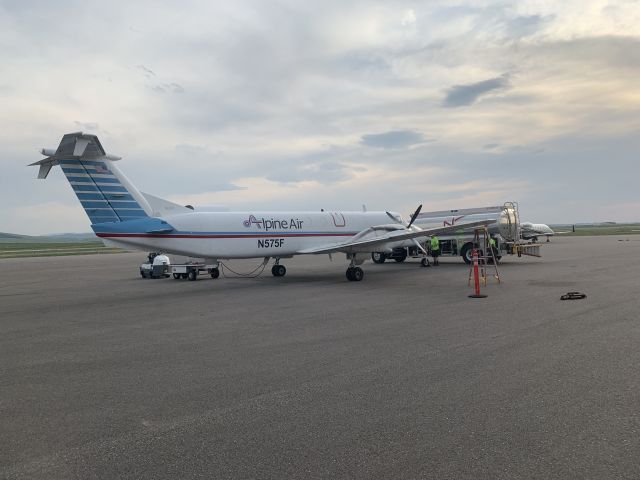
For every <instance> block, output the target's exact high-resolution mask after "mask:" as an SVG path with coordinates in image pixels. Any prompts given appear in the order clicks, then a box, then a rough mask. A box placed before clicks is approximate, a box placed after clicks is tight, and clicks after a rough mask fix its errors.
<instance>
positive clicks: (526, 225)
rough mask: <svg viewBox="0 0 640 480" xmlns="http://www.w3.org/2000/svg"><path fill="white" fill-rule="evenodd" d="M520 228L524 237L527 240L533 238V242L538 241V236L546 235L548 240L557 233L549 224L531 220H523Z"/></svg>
mask: <svg viewBox="0 0 640 480" xmlns="http://www.w3.org/2000/svg"><path fill="white" fill-rule="evenodd" d="M520 229H521V232H522V238H524V239H525V240H531V241H533V242H537V241H538V237H541V236H543V235H544V236H545V237H547V242H548V241H549V238H550V237H553V236H554V235H555V232H554V231H553V230H552V229H551V227H549V225H545V224H544V223H531V222H523V223H521V224H520Z"/></svg>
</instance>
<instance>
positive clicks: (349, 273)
mask: <svg viewBox="0 0 640 480" xmlns="http://www.w3.org/2000/svg"><path fill="white" fill-rule="evenodd" d="M347 280H349V281H350V282H353V267H349V268H347Z"/></svg>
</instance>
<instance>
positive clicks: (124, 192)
mask: <svg viewBox="0 0 640 480" xmlns="http://www.w3.org/2000/svg"><path fill="white" fill-rule="evenodd" d="M41 153H42V154H43V155H46V156H47V158H44V159H42V160H40V161H38V162H35V163H32V164H31V165H38V166H39V167H40V170H39V171H38V178H42V179H44V178H47V175H49V172H50V171H51V168H52V167H53V166H55V165H60V167H61V168H62V171H63V172H64V174H65V176H66V177H67V180H68V181H69V183H70V184H71V188H73V190H74V191H75V193H76V196H77V197H78V200H79V201H80V203H81V204H82V206H83V208H84V210H85V212H86V213H87V215H88V216H89V219H90V220H91V223H92V224H96V223H105V222H122V221H125V220H134V219H140V218H145V217H149V216H152V215H153V211H152V209H151V207H150V205H149V202H148V201H147V199H146V198H145V197H144V196H143V195H142V194H141V193H140V191H139V190H138V189H137V188H136V187H135V186H134V185H133V184H132V183H131V182H130V181H129V180H128V179H127V177H125V176H124V174H123V173H122V172H121V171H120V170H119V169H118V167H117V166H116V165H115V164H114V162H115V161H116V160H120V157H116V156H114V155H108V154H107V153H106V152H105V151H104V148H102V144H101V143H100V140H98V137H97V136H96V135H88V134H83V133H82V132H75V133H68V134H66V135H64V136H63V137H62V140H61V141H60V145H59V146H58V148H57V149H55V150H53V149H44V148H43V149H42V150H41Z"/></svg>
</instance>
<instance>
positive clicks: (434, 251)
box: [431, 235, 440, 266]
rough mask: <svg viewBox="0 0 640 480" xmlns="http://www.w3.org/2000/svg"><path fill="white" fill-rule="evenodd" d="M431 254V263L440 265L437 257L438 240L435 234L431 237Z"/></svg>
mask: <svg viewBox="0 0 640 480" xmlns="http://www.w3.org/2000/svg"><path fill="white" fill-rule="evenodd" d="M431 256H432V257H433V265H434V266H437V265H440V263H439V262H438V257H439V256H440V240H439V239H438V237H437V236H436V235H434V236H433V237H431Z"/></svg>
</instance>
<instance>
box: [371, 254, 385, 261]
mask: <svg viewBox="0 0 640 480" xmlns="http://www.w3.org/2000/svg"><path fill="white" fill-rule="evenodd" d="M386 259H387V256H386V255H385V254H384V253H382V252H373V253H372V254H371V260H373V262H374V263H384V261H385V260H386Z"/></svg>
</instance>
